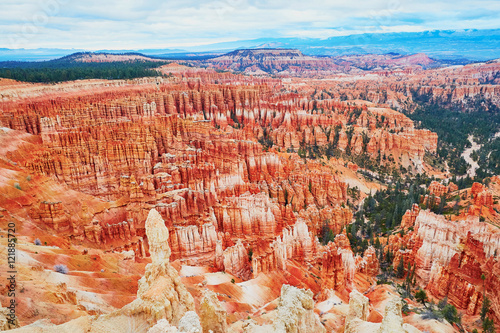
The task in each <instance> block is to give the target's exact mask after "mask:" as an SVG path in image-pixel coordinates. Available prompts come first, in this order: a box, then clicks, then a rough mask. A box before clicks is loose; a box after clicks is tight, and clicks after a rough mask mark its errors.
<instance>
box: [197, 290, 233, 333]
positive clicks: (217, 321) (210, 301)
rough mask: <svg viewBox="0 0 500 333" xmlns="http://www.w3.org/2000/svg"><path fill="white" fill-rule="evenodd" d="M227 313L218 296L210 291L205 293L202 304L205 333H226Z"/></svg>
mask: <svg viewBox="0 0 500 333" xmlns="http://www.w3.org/2000/svg"><path fill="white" fill-rule="evenodd" d="M226 318H227V313H226V310H224V308H223V307H222V305H221V304H220V302H219V300H218V299H217V295H216V294H215V293H214V292H213V291H211V290H208V289H205V290H204V291H203V298H202V299H201V302H200V321H201V327H202V328H203V332H210V330H211V331H212V332H221V333H226V332H227V331H228V328H227V321H226V320H227V319H226Z"/></svg>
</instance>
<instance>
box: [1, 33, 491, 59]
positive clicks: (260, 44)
mask: <svg viewBox="0 0 500 333" xmlns="http://www.w3.org/2000/svg"><path fill="white" fill-rule="evenodd" d="M270 47H273V48H288V49H297V50H299V51H301V52H302V53H303V54H305V55H316V56H325V55H329V56H341V55H353V54H387V53H390V52H395V53H399V54H415V53H425V54H427V55H428V56H429V57H431V58H433V59H440V60H443V59H446V60H449V59H453V60H457V59H464V58H465V59H470V60H475V61H485V60H491V59H497V58H500V29H490V30H474V29H470V30H461V31H454V30H435V31H423V32H398V33H367V34H358V35H349V36H336V37H330V38H327V39H319V38H295V37H294V38H258V39H252V40H240V41H234V42H223V43H214V44H208V45H202V46H191V47H185V48H183V49H168V48H165V49H138V50H99V51H96V52H105V53H127V52H138V53H141V54H144V55H146V56H153V57H156V56H158V57H164V58H170V57H171V56H172V55H175V56H174V57H176V58H180V57H185V58H192V57H193V56H196V55H197V54H203V57H207V56H208V54H210V53H211V54H216V55H220V54H223V53H227V52H231V51H233V50H235V49H256V48H270ZM82 51H86V50H82V49H50V48H43V49H32V50H27V49H26V50H25V49H0V61H6V60H14V61H20V60H21V61H40V60H49V59H55V58H60V57H63V56H66V55H69V54H72V53H75V52H82ZM187 55H189V56H187Z"/></svg>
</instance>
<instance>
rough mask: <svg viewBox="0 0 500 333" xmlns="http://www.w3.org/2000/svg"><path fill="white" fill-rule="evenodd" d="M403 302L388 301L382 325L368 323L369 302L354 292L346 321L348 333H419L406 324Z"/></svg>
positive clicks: (351, 295)
mask: <svg viewBox="0 0 500 333" xmlns="http://www.w3.org/2000/svg"><path fill="white" fill-rule="evenodd" d="M401 306H402V305H401V300H400V299H399V298H392V299H391V300H389V301H388V303H387V305H386V307H385V311H384V318H383V319H382V322H381V323H372V322H368V321H367V319H368V315H369V312H370V310H369V300H368V297H365V296H363V295H362V294H361V293H360V292H358V291H356V290H354V291H352V292H351V294H350V295H349V313H348V315H347V317H346V320H345V330H344V332H346V333H418V332H420V331H419V330H418V329H416V328H415V327H413V326H411V325H409V324H404V323H403V316H402V313H401Z"/></svg>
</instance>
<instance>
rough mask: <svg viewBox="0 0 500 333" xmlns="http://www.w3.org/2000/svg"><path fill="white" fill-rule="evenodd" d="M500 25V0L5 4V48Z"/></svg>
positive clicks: (8, 0)
mask: <svg viewBox="0 0 500 333" xmlns="http://www.w3.org/2000/svg"><path fill="white" fill-rule="evenodd" d="M21 1H22V0H21ZM471 7H473V8H471ZM499 27H500V2H499V1H491V0H477V1H474V2H473V3H471V2H470V1H465V0H456V1H444V0H441V1H431V0H423V1H418V2H415V1H410V0H359V1H351V2H346V1H345V0H330V1H324V0H309V1H299V0H273V1H264V0H208V1H201V0H200V1H194V0H185V1H181V0H173V1H172V0H169V1H167V2H165V1H161V0H148V1H146V0H120V1H118V0H110V1H103V0H85V1H72V0H33V1H22V2H21V3H20V2H19V1H13V0H2V2H1V3H0V47H10V48H12V47H24V48H37V47H60V48H87V49H103V48H107V49H109V48H115V49H138V48H148V47H155V48H157V47H162V48H164V47H184V46H189V45H199V44H207V43H214V42H221V41H229V40H237V39H253V38H259V37H293V36H296V37H319V38H326V37H329V36H337V35H349V34H354V33H365V32H397V31H422V30H432V29H465V28H480V29H484V28H499Z"/></svg>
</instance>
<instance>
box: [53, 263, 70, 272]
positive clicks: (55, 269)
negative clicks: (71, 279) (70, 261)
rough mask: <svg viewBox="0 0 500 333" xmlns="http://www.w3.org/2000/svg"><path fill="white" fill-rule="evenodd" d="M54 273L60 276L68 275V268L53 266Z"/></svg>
mask: <svg viewBox="0 0 500 333" xmlns="http://www.w3.org/2000/svg"><path fill="white" fill-rule="evenodd" d="M54 271H56V272H57V273H61V274H68V272H69V269H68V266H66V265H61V264H59V265H55V266H54Z"/></svg>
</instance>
